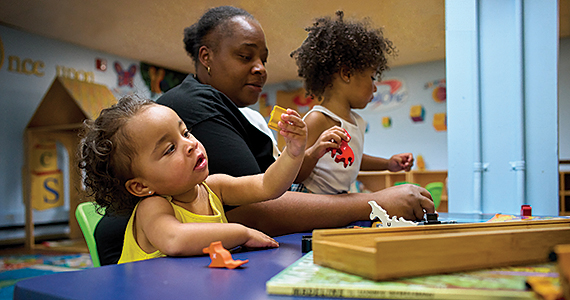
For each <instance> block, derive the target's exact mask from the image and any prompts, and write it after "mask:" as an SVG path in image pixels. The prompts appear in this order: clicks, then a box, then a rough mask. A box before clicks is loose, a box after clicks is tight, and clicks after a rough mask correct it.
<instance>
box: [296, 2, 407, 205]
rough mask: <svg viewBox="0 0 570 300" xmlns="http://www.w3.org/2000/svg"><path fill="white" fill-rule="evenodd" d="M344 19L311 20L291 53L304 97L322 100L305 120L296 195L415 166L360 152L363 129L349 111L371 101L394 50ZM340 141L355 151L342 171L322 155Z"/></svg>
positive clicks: (403, 157)
mask: <svg viewBox="0 0 570 300" xmlns="http://www.w3.org/2000/svg"><path fill="white" fill-rule="evenodd" d="M343 16H344V13H343V12H342V11H338V12H337V13H336V18H335V19H334V20H333V19H331V18H330V17H323V18H318V19H316V20H315V22H314V24H313V26H311V27H309V28H307V29H306V30H307V31H308V36H307V38H306V39H305V41H304V42H303V44H302V45H301V46H300V47H299V48H298V49H297V50H295V51H293V52H292V53H291V56H292V57H293V58H295V60H296V63H297V67H298V73H299V76H300V77H302V78H303V80H304V85H305V89H306V90H307V93H308V94H309V95H312V96H313V97H314V98H316V99H318V100H321V101H322V102H321V104H320V105H317V106H315V107H314V108H313V109H312V110H311V111H309V112H308V113H307V114H306V115H305V117H304V121H305V123H306V124H307V127H308V132H309V135H308V140H307V149H306V150H305V159H304V161H303V166H302V167H301V171H300V172H299V175H298V176H297V179H296V180H295V182H296V183H302V186H301V188H300V189H299V190H300V191H305V192H312V193H318V194H337V193H344V192H347V191H348V190H349V188H350V185H351V184H352V183H353V182H354V181H355V180H356V177H357V176H358V172H359V171H361V170H362V171H381V170H390V171H392V172H397V171H401V170H405V171H409V170H410V169H411V167H412V166H413V162H414V158H413V155H412V154H411V153H402V154H396V155H394V156H392V157H391V158H390V159H384V158H381V157H374V156H370V155H366V154H364V153H363V142H364V132H365V129H366V124H365V122H364V120H363V119H362V118H361V117H360V116H359V115H358V114H357V113H355V112H354V111H353V109H362V108H365V107H366V105H367V104H368V103H369V102H370V101H371V100H372V99H373V97H374V96H373V93H374V92H376V85H375V84H374V83H375V81H376V78H377V77H378V76H379V75H381V73H382V72H383V71H385V70H387V69H388V66H387V59H386V56H387V55H388V54H393V53H394V52H395V49H394V47H393V46H392V42H390V41H389V40H387V39H385V38H384V37H383V35H382V31H381V30H380V29H375V28H371V27H370V25H369V24H368V23H367V22H365V21H362V22H360V21H354V22H351V21H345V20H343ZM347 132H348V134H347ZM349 136H350V138H349ZM343 140H344V141H346V142H348V146H349V147H350V148H352V150H353V152H354V161H353V163H352V165H350V166H346V167H345V165H344V164H343V163H342V162H340V163H337V162H336V161H335V159H334V158H331V156H329V155H325V153H327V152H328V151H330V150H331V149H338V148H339V147H340V146H341V141H343ZM333 154H334V152H333Z"/></svg>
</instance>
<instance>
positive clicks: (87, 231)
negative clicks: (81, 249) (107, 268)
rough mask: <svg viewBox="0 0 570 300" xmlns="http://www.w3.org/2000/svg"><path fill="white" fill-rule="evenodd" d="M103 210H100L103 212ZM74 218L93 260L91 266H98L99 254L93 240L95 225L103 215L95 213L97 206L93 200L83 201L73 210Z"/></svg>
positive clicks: (99, 264) (99, 263)
mask: <svg viewBox="0 0 570 300" xmlns="http://www.w3.org/2000/svg"><path fill="white" fill-rule="evenodd" d="M103 212H104V211H101V213H103ZM75 218H77V223H79V227H80V228H81V231H82V232H83V237H85V241H86V242H87V248H88V249H89V254H90V255H91V260H92V261H93V267H100V266H101V262H100V261H99V254H98V253H97V243H96V242H95V236H94V234H95V227H97V223H99V221H100V220H101V218H103V215H100V214H99V213H97V208H96V207H95V203H93V202H83V203H80V204H79V205H78V206H77V209H76V210H75Z"/></svg>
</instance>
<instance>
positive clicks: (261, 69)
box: [209, 17, 269, 107]
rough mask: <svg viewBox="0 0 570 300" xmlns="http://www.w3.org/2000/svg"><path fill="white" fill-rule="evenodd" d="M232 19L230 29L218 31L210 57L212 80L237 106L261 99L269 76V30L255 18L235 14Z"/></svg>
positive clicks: (247, 104)
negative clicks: (266, 68) (266, 31)
mask: <svg viewBox="0 0 570 300" xmlns="http://www.w3.org/2000/svg"><path fill="white" fill-rule="evenodd" d="M228 22H229V24H228V26H229V28H230V31H229V32H222V33H217V35H218V38H220V40H219V44H218V45H217V47H216V49H212V53H211V55H210V58H209V64H210V68H211V70H210V74H211V75H210V80H209V84H210V85H211V86H213V87H214V88H216V89H217V90H219V91H221V92H223V93H224V94H225V95H226V96H228V97H229V98H230V99H231V100H232V101H233V102H234V103H235V104H236V105H237V106H239V107H244V106H249V105H252V104H255V103H256V102H257V100H258V98H259V94H260V93H261V90H262V88H263V86H264V85H265V81H266V80H267V71H266V70H265V63H266V62H267V56H268V55H269V51H268V50H267V45H266V44H265V34H264V33H263V29H261V26H260V25H259V23H258V22H257V21H255V20H251V19H248V18H245V17H235V18H233V19H231V20H229V21H228ZM214 38H215V37H214Z"/></svg>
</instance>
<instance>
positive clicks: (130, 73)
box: [115, 61, 137, 87]
mask: <svg viewBox="0 0 570 300" xmlns="http://www.w3.org/2000/svg"><path fill="white" fill-rule="evenodd" d="M115 71H116V72H117V75H118V85H119V86H129V87H133V86H134V85H133V77H134V76H135V74H136V73H137V66H136V65H135V64H131V65H130V66H129V68H128V69H127V70H123V66H121V63H119V62H118V61H116V62H115Z"/></svg>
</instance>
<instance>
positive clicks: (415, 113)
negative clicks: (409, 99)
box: [410, 105, 425, 123]
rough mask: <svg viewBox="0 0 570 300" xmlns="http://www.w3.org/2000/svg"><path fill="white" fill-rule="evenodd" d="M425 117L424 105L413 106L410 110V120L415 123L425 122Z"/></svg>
mask: <svg viewBox="0 0 570 300" xmlns="http://www.w3.org/2000/svg"><path fill="white" fill-rule="evenodd" d="M424 117H425V109H424V107H423V106H422V105H413V106H412V108H410V118H412V121H414V123H417V122H423V121H424Z"/></svg>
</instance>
